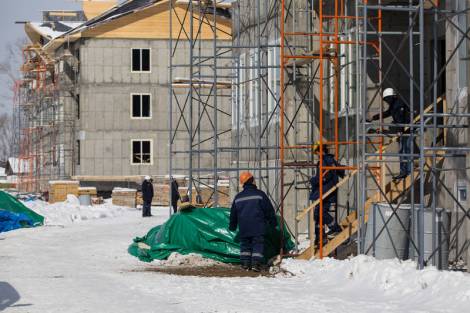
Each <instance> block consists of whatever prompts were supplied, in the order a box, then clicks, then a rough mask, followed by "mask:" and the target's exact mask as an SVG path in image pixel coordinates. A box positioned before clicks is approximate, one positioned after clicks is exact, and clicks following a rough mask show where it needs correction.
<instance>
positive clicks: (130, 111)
mask: <svg viewBox="0 0 470 313" xmlns="http://www.w3.org/2000/svg"><path fill="white" fill-rule="evenodd" d="M134 96H140V113H141V114H140V115H142V103H143V102H142V96H149V98H150V99H149V105H150V108H149V113H150V115H149V116H133V111H134V103H133V101H134ZM152 110H153V103H152V94H151V93H149V92H132V93H131V94H130V107H129V116H130V118H131V120H151V119H152V117H153V114H152V113H153V112H152Z"/></svg>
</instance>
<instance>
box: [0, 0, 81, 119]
mask: <svg viewBox="0 0 470 313" xmlns="http://www.w3.org/2000/svg"><path fill="white" fill-rule="evenodd" d="M80 7H81V4H80V2H78V1H73V0H0V34H1V36H2V37H1V38H2V40H1V46H0V62H3V61H4V60H5V58H6V46H7V45H8V43H12V42H15V41H16V40H17V39H19V38H22V37H24V36H25V35H24V30H23V25H20V24H15V21H41V20H42V14H41V12H42V11H47V10H76V9H80ZM0 84H1V85H0V98H1V99H2V102H4V103H5V100H4V99H5V97H8V95H7V94H8V93H9V89H8V86H6V81H5V79H1V80H0ZM5 109H7V108H3V110H5ZM1 110H2V107H1V104H0V111H1Z"/></svg>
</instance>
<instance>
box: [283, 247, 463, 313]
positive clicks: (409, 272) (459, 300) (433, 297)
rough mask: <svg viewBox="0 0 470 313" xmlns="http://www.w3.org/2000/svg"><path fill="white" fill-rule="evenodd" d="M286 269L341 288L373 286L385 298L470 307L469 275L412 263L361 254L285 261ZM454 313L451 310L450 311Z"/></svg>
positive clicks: (439, 305)
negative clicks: (337, 257)
mask: <svg viewBox="0 0 470 313" xmlns="http://www.w3.org/2000/svg"><path fill="white" fill-rule="evenodd" d="M283 268H285V269H286V270H288V271H290V272H292V273H293V274H294V275H296V276H299V277H303V279H305V278H306V279H307V280H308V281H309V282H317V283H321V282H322V281H323V282H328V281H330V282H334V284H336V285H337V286H341V288H342V289H344V288H345V287H347V288H348V289H355V288H358V290H359V289H361V288H364V287H366V286H367V287H370V288H371V289H372V290H375V291H376V292H380V293H383V294H384V295H386V296H390V297H393V298H395V297H397V298H404V299H406V297H413V298H418V299H417V300H419V301H423V302H426V304H430V305H432V304H435V305H436V306H438V307H442V304H443V303H442V301H443V299H447V300H448V305H449V309H450V308H451V307H454V306H455V307H456V308H457V307H459V308H460V307H464V305H467V306H468V305H470V275H468V274H466V273H461V272H450V271H438V270H437V269H436V268H435V267H431V266H430V267H427V268H425V269H424V270H421V271H420V270H417V269H416V263H415V262H412V261H399V260H397V259H394V260H376V259H375V258H373V257H369V256H365V255H360V256H357V257H354V258H351V259H349V260H343V261H340V260H335V259H331V258H326V259H324V260H313V261H309V262H305V261H298V260H286V261H285V262H284V263H283ZM451 311H452V310H451Z"/></svg>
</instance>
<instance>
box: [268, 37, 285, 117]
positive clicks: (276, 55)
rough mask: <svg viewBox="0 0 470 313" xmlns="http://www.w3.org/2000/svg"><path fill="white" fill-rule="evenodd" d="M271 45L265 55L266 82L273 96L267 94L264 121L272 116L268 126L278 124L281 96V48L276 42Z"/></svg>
mask: <svg viewBox="0 0 470 313" xmlns="http://www.w3.org/2000/svg"><path fill="white" fill-rule="evenodd" d="M271 44H272V45H273V47H270V48H269V49H268V53H267V59H268V75H267V81H268V86H269V89H271V91H273V93H274V96H273V95H271V94H270V93H269V92H268V100H267V112H266V119H268V118H269V117H270V116H271V114H272V119H271V120H270V121H269V124H270V125H271V124H276V123H279V107H278V102H279V101H280V95H281V82H280V75H281V67H280V53H281V48H280V47H279V46H277V45H278V44H279V41H278V40H276V41H274V42H272V43H271ZM274 45H276V47H274ZM273 112H274V113H273Z"/></svg>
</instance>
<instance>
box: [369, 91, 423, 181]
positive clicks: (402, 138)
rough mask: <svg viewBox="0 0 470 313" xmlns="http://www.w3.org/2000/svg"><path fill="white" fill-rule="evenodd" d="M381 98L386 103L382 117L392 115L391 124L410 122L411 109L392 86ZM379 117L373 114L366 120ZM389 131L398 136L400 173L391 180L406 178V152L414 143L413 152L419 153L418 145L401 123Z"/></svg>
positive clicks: (409, 151) (407, 167) (407, 165)
mask: <svg viewBox="0 0 470 313" xmlns="http://www.w3.org/2000/svg"><path fill="white" fill-rule="evenodd" d="M382 98H383V100H384V101H385V102H386V103H387V104H388V109H387V110H385V111H383V112H382V118H383V119H385V118H387V117H390V116H391V117H392V123H393V124H410V123H411V110H410V107H409V106H408V105H406V104H405V102H403V100H402V99H401V98H400V97H399V96H398V95H397V93H396V91H395V90H394V89H393V88H387V89H385V90H384V92H383V94H382ZM379 119H380V113H377V114H375V115H374V116H372V118H370V119H367V120H366V121H367V122H372V121H376V120H379ZM389 132H390V133H394V134H397V135H398V136H399V144H400V150H399V153H400V174H398V175H396V176H394V177H393V180H400V179H403V178H406V176H408V175H409V174H410V172H411V157H410V156H407V155H406V154H410V153H411V144H412V143H413V144H414V151H413V154H417V153H419V147H418V145H417V144H416V142H415V141H414V140H412V137H413V136H412V135H411V128H409V127H405V126H403V125H397V126H392V127H390V128H389Z"/></svg>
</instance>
